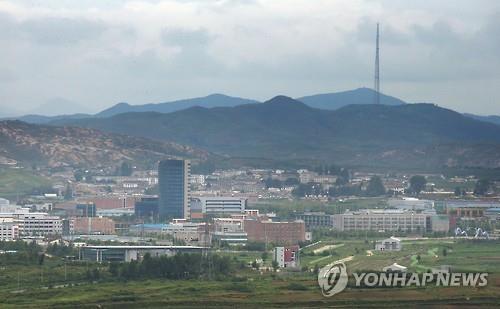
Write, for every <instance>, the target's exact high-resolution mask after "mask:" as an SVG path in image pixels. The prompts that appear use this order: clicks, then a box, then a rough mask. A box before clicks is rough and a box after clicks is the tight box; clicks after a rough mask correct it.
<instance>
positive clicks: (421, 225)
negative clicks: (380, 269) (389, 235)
mask: <svg viewBox="0 0 500 309" xmlns="http://www.w3.org/2000/svg"><path fill="white" fill-rule="evenodd" d="M333 216H334V228H335V229H337V230H339V231H386V232H387V231H404V232H422V233H423V232H425V231H426V230H427V220H426V218H427V217H428V214H425V213H416V212H413V211H405V210H400V209H362V210H359V211H346V212H345V213H343V214H338V215H333Z"/></svg>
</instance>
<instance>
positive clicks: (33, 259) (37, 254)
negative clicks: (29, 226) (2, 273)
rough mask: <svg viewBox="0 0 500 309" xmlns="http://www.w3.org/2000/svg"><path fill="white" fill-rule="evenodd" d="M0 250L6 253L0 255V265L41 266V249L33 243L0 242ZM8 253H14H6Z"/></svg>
mask: <svg viewBox="0 0 500 309" xmlns="http://www.w3.org/2000/svg"><path fill="white" fill-rule="evenodd" d="M0 250H1V251H6V253H4V254H0V265H13V264H16V265H32V264H43V258H44V255H43V253H42V252H41V251H42V249H41V247H40V246H38V245H37V244H36V243H35V242H30V243H27V242H24V241H21V240H18V241H0ZM8 251H15V252H16V253H7V252H8Z"/></svg>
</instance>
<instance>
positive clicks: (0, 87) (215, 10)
mask: <svg viewBox="0 0 500 309" xmlns="http://www.w3.org/2000/svg"><path fill="white" fill-rule="evenodd" d="M498 12H500V9H499V5H498V4H497V2H494V1H481V2H479V3H478V2H468V1H423V2H422V1H419V2H418V3H417V2H415V3H408V2H407V1H404V2H401V1H391V0H387V1H368V0H345V1H328V0H315V1H311V0H282V1H280V0H275V1H264V0H254V1H244V0H243V1H229V0H226V1H210V0H200V1H181V0H179V1H173V0H171V1H105V2H104V1H98V0H94V1H43V2H40V1H0V27H1V28H2V29H3V30H4V31H1V32H0V44H1V46H2V48H1V49H0V59H2V60H0V106H2V105H3V106H13V105H15V106H17V107H21V108H25V109H29V108H33V107H35V106H37V105H40V104H42V103H43V102H44V101H47V100H50V99H51V98H54V97H64V98H67V99H69V100H71V101H75V102H79V103H81V104H85V105H87V106H93V107H94V109H95V110H97V109H99V108H103V107H106V106H108V105H110V104H113V103H115V102H117V101H128V102H132V103H145V102H152V101H153V102H154V101H165V100H168V99H174V98H180V97H192V96H198V95H205V94H209V93H212V92H226V93H229V94H234V95H241V96H247V97H251V98H257V99H265V98H269V97H271V96H273V95H276V94H280V93H283V94H287V95H292V96H300V95H306V94H312V93H315V92H328V91H337V90H343V89H348V88H354V87H359V86H363V85H364V86H370V85H371V84H372V75H373V74H372V72H373V56H374V55H373V53H374V47H373V43H374V29H375V23H376V22H377V21H380V22H381V31H382V38H381V41H382V47H381V52H382V55H381V69H382V72H381V76H382V88H383V89H384V90H385V91H386V92H388V93H390V94H397V95H399V96H401V97H402V98H403V99H407V100H410V101H438V100H439V103H440V104H441V105H446V106H448V107H451V108H458V109H461V110H464V111H476V112H482V113H497V114H500V110H498V107H496V106H495V105H493V104H491V101H492V95H493V94H492V93H491V91H484V87H486V85H491V84H492V83H493V81H495V80H499V79H500V73H499V72H500V61H499V59H498V54H499V53H500V46H499V44H498V40H496V39H495V37H498V35H499V32H500V29H499V24H500V23H499V22H498V20H499V19H498V15H495V14H499V13H498ZM468 81H470V83H468ZM480 81H484V82H480ZM444 83H446V85H447V86H446V89H447V90H451V89H453V88H454V87H453V85H456V86H457V87H461V88H462V89H463V87H464V86H467V85H471V87H472V85H474V87H479V88H475V89H477V90H474V89H471V90H470V91H469V93H474V94H477V97H475V98H476V100H475V102H474V104H471V103H470V98H469V96H457V95H455V94H452V93H450V94H449V95H446V94H443V93H442V92H441V91H439V90H438V89H436V88H437V87H436V85H442V84H444ZM481 85H485V86H481ZM481 88H483V89H482V90H481V91H479V90H478V89H481ZM482 94H483V95H482ZM493 96H494V95H493ZM497 96H500V95H497ZM498 99H499V97H495V100H497V101H498Z"/></svg>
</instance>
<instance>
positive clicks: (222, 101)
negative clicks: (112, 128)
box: [9, 88, 500, 124]
mask: <svg viewBox="0 0 500 309" xmlns="http://www.w3.org/2000/svg"><path fill="white" fill-rule="evenodd" d="M374 96H375V92H374V91H373V90H372V89H369V88H358V89H354V90H348V91H341V92H333V93H325V94H316V95H310V96H304V97H300V98H297V99H296V100H298V101H301V102H303V103H305V104H306V105H308V106H310V107H314V108H319V109H326V110H336V109H339V108H341V107H344V106H347V105H353V104H372V103H373V101H374ZM59 101H61V100H59ZM59 101H57V100H56V101H54V102H56V103H57V102H59ZM54 102H52V103H54ZM380 102H381V104H383V105H391V106H392V105H403V104H408V103H407V102H405V101H403V100H401V99H398V98H395V97H392V96H389V95H385V94H382V93H381V94H380ZM49 103H50V102H49ZM63 103H64V102H63ZM251 103H259V102H258V101H256V100H252V99H245V98H239V97H232V96H227V95H224V94H212V95H208V96H205V97H198V98H192V99H184V100H177V101H171V102H164V103H148V104H142V105H131V104H128V103H118V104H116V105H114V106H112V107H110V108H107V109H105V110H103V111H101V112H99V113H97V114H84V113H78V114H69V113H68V111H70V110H68V109H60V108H58V109H54V108H43V109H42V110H41V111H46V110H51V113H52V114H54V113H55V112H54V110H57V111H59V114H58V115H55V116H48V115H46V114H43V115H40V114H28V115H25V116H18V117H10V118H9V119H17V120H21V121H25V122H29V123H39V124H45V123H50V122H52V121H56V120H60V119H82V118H94V117H111V116H114V115H118V114H122V113H129V112H159V113H171V112H175V111H179V110H182V109H186V108H190V107H193V106H200V107H206V108H211V107H234V106H238V105H244V104H251ZM52 105H53V104H52ZM59 105H61V104H59ZM59 105H58V106H59ZM66 105H68V106H70V105H71V104H66ZM64 112H66V114H65V113H64ZM11 114H12V113H11ZM464 115H466V116H467V117H470V118H474V119H477V120H481V121H486V122H491V123H495V124H500V116H479V115H473V114H464Z"/></svg>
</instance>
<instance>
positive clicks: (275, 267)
mask: <svg viewBox="0 0 500 309" xmlns="http://www.w3.org/2000/svg"><path fill="white" fill-rule="evenodd" d="M271 265H272V266H273V269H274V271H277V270H278V268H279V267H280V265H279V264H278V262H277V261H273V263H272V264H271Z"/></svg>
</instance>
